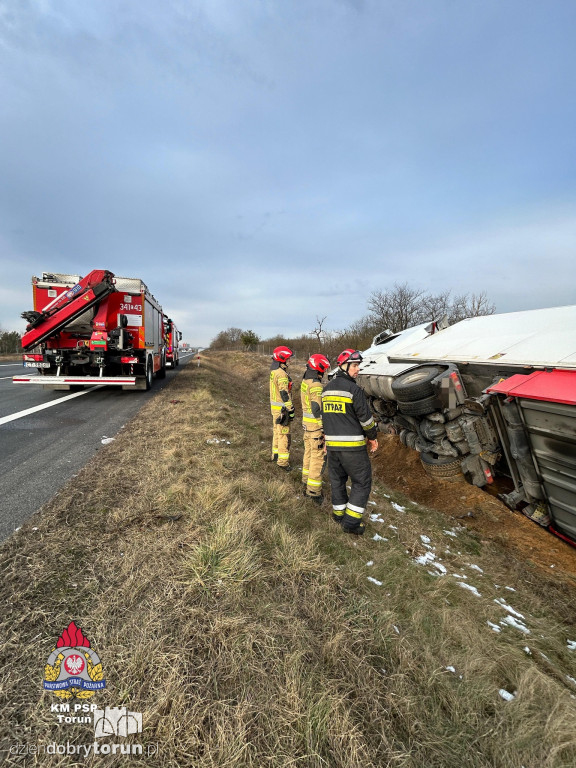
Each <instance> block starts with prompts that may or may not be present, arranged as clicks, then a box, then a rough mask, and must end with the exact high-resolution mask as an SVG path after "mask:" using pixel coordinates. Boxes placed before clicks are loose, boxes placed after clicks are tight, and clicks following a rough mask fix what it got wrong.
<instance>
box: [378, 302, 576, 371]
mask: <svg viewBox="0 0 576 768" xmlns="http://www.w3.org/2000/svg"><path fill="white" fill-rule="evenodd" d="M389 357H390V358H391V360H393V361H394V362H398V361H414V362H417V361H420V360H422V361H424V360H445V361H451V362H455V363H458V362H462V363H465V362H470V363H488V364H491V365H494V364H497V363H498V362H502V363H505V364H506V365H518V366H534V367H539V368H540V367H555V368H576V306H568V307H552V308H550V309H533V310H529V311H526V312H510V313H507V314H501V315H485V316H482V317H471V318H468V319H467V320H462V321H461V322H459V323H456V324H455V325H452V326H450V327H449V328H446V329H444V330H443V331H438V332H437V333H435V334H433V335H432V336H427V337H426V338H425V339H422V340H421V341H416V342H415V343H413V344H408V345H402V348H401V349H390V352H389Z"/></svg>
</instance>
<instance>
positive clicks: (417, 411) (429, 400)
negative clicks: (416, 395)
mask: <svg viewBox="0 0 576 768" xmlns="http://www.w3.org/2000/svg"><path fill="white" fill-rule="evenodd" d="M439 407H440V406H439V403H438V398H437V397H436V395H430V396H429V397H423V398H422V399H421V400H413V401H410V402H402V401H400V400H399V401H398V410H399V411H400V413H404V414H407V415H410V416H425V415H426V414H427V413H434V411H437V410H438V408H439Z"/></svg>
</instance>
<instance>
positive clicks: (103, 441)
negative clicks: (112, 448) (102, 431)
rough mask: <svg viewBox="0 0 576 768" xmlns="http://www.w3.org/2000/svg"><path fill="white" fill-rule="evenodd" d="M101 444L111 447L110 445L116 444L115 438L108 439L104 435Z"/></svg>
mask: <svg viewBox="0 0 576 768" xmlns="http://www.w3.org/2000/svg"><path fill="white" fill-rule="evenodd" d="M100 442H101V443H102V445H110V443H113V442H114V438H113V437H106V435H104V436H103V438H102V440H100Z"/></svg>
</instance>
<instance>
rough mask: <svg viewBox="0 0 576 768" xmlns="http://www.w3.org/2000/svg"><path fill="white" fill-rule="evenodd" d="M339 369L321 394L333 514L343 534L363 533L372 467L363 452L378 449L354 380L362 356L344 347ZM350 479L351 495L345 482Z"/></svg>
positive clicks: (368, 413) (363, 397)
mask: <svg viewBox="0 0 576 768" xmlns="http://www.w3.org/2000/svg"><path fill="white" fill-rule="evenodd" d="M337 362H338V369H337V373H336V375H335V376H334V378H333V379H332V380H331V381H329V382H328V384H327V385H326V387H325V388H324V392H323V393H322V422H323V425H324V434H325V436H326V437H325V439H326V448H327V450H328V474H329V477H330V485H331V492H332V516H333V518H334V520H336V522H338V523H340V524H341V526H342V530H343V531H344V532H345V533H353V534H355V535H357V536H358V535H362V534H363V533H364V527H365V525H364V523H363V522H362V515H363V514H364V510H365V509H366V504H367V502H368V497H369V495H370V490H371V488H372V467H371V465H370V459H369V458H368V453H367V451H366V443H367V442H368V446H369V447H370V453H374V451H375V450H376V449H377V448H378V440H377V439H376V436H377V429H376V424H375V423H374V419H373V418H372V413H371V411H370V406H369V405H368V401H367V400H366V395H365V394H364V392H363V390H362V389H360V387H359V386H358V384H357V383H356V377H357V376H358V369H359V368H360V363H361V362H362V355H361V354H360V352H358V350H355V349H345V350H344V352H342V354H341V355H339V357H338V360H337ZM348 477H349V478H350V480H351V489H350V495H349V496H348V493H347V490H346V481H347V479H348Z"/></svg>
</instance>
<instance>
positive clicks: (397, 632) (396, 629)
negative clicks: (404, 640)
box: [393, 624, 400, 635]
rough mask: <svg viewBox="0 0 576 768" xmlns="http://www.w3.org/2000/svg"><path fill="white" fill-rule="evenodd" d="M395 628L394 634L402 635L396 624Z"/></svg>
mask: <svg viewBox="0 0 576 768" xmlns="http://www.w3.org/2000/svg"><path fill="white" fill-rule="evenodd" d="M393 626H394V632H396V634H397V635H399V634H400V630H399V629H398V627H397V626H396V624H394V625H393Z"/></svg>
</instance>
